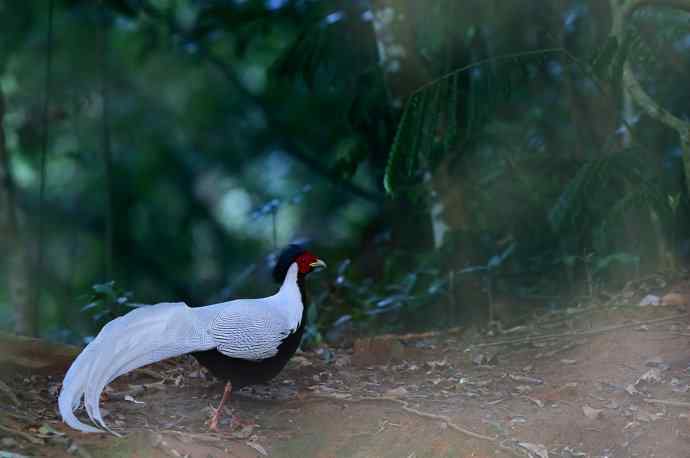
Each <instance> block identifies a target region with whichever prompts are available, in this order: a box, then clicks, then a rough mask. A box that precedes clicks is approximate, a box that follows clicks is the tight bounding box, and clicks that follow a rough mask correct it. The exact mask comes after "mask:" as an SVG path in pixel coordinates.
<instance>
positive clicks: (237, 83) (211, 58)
mask: <svg viewBox="0 0 690 458" xmlns="http://www.w3.org/2000/svg"><path fill="white" fill-rule="evenodd" d="M141 8H142V10H143V11H144V13H145V14H148V15H149V16H151V17H152V18H154V19H157V20H163V21H164V22H165V24H166V26H167V27H168V29H169V30H170V31H171V32H172V33H174V34H177V35H180V36H185V35H188V32H185V31H184V30H182V29H181V28H180V27H178V26H177V24H176V23H175V22H174V20H173V19H171V18H168V17H166V16H165V15H164V14H163V13H161V12H160V11H158V10H157V9H156V8H154V7H152V6H151V5H149V4H147V3H144V4H143V5H142V6H141ZM196 44H197V45H198V46H199V54H200V55H201V56H202V57H203V58H204V59H205V60H206V61H207V62H208V63H209V64H211V66H213V67H214V68H215V69H216V70H218V71H219V72H220V73H221V74H222V75H223V76H224V77H225V79H227V80H228V81H229V82H230V83H231V84H232V85H233V87H234V88H235V89H236V90H237V91H238V92H239V93H240V95H241V96H242V97H243V98H245V99H246V100H248V101H249V102H250V103H251V104H252V105H254V106H255V107H256V108H258V109H259V110H260V111H261V113H262V115H263V117H264V119H265V120H266V124H267V128H268V130H270V131H271V132H273V133H274V135H275V136H276V137H277V138H276V142H277V143H279V144H281V145H282V146H283V148H285V152H286V153H287V154H289V155H290V156H292V157H293V158H295V159H297V160H298V161H299V162H301V163H302V164H304V165H305V166H307V167H308V168H310V169H311V170H312V171H314V172H316V173H317V174H319V175H321V176H322V177H324V178H326V179H328V180H329V181H331V182H333V183H334V184H335V185H336V186H337V187H339V188H340V189H342V190H343V191H346V192H348V193H350V194H352V195H353V196H355V197H359V198H361V199H364V200H368V201H370V202H373V203H375V204H381V203H382V202H383V201H384V199H383V197H382V196H381V195H379V194H378V193H376V192H374V191H370V190H367V189H364V188H361V187H359V186H357V185H355V184H353V183H352V182H350V181H348V180H345V179H344V178H342V177H341V176H340V175H339V174H338V173H337V172H336V171H335V170H331V169H330V168H329V167H328V166H327V165H325V164H323V163H322V162H321V161H320V160H318V159H316V158H315V157H314V156H313V155H311V154H309V153H308V152H307V151H305V150H306V147H305V146H304V145H302V144H300V143H299V142H297V141H296V140H294V139H292V138H291V137H290V136H288V135H284V134H283V132H285V131H287V130H288V129H287V128H286V125H285V123H284V122H283V121H282V120H280V119H279V118H278V117H277V116H275V115H274V114H273V111H272V110H269V109H267V108H266V106H265V105H266V102H265V100H263V99H262V98H261V97H259V96H257V95H255V94H253V93H252V92H251V91H249V90H248V89H247V88H246V86H245V85H244V84H243V83H242V81H241V79H240V78H239V76H238V75H237V73H236V72H235V71H234V69H233V68H232V67H231V66H230V65H227V64H226V63H225V61H223V60H222V59H221V58H220V57H218V56H216V55H214V54H213V53H212V52H211V51H210V50H209V49H207V48H206V47H205V46H203V44H202V43H198V42H196Z"/></svg>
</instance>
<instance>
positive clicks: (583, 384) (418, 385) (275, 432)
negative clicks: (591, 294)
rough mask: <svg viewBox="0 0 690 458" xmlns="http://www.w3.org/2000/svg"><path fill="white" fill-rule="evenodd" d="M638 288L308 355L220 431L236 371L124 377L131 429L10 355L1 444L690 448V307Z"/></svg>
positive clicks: (249, 397)
mask: <svg viewBox="0 0 690 458" xmlns="http://www.w3.org/2000/svg"><path fill="white" fill-rule="evenodd" d="M684 293H685V292H684ZM628 299H630V300H631V301H632V300H633V299H634V301H635V305H633V306H618V307H612V306H596V307H589V308H584V307H580V308H574V309H570V310H566V311H561V312H559V313H550V314H547V315H543V316H542V317H540V318H539V319H532V320H531V321H532V324H531V325H530V326H529V327H525V328H518V329H516V330H514V331H513V332H511V333H508V334H505V333H498V335H497V336H495V337H487V336H486V335H485V334H480V333H477V332H472V331H469V330H463V329H454V330H450V331H447V332H438V333H428V334H419V335H406V336H384V337H378V338H372V339H360V340H357V341H355V345H354V349H352V348H350V349H331V348H322V349H320V350H318V351H310V352H305V353H300V354H298V355H296V356H295V357H294V358H293V360H292V361H291V362H290V364H289V366H288V367H287V368H286V369H285V370H284V372H283V373H282V374H281V375H280V376H279V377H278V378H277V379H276V380H275V381H274V382H273V383H271V384H270V385H268V386H265V387H254V388H250V389H244V390H242V391H241V392H239V393H237V394H236V395H235V397H234V399H233V401H232V402H231V403H230V406H229V411H228V412H227V413H234V414H235V415H238V416H239V417H241V419H242V420H243V424H242V425H241V426H237V427H233V425H231V424H229V419H230V417H231V415H227V416H226V420H225V422H223V423H221V432H220V433H210V432H209V431H208V430H207V428H206V425H205V422H206V420H207V419H208V418H209V416H210V412H211V410H210V406H212V405H215V404H216V403H217V402H218V400H219V398H220V395H221V393H222V384H221V383H219V382H218V381H215V380H213V379H212V378H211V377H209V376H207V375H206V373H205V372H204V370H203V369H201V368H200V367H199V366H198V365H197V364H196V362H195V361H194V360H193V359H192V358H191V357H183V358H178V359H175V360H169V361H165V362H162V363H158V364H155V365H152V366H148V367H147V368H145V369H144V370H137V371H134V372H133V373H132V374H129V375H126V376H123V377H121V378H120V379H118V380H116V381H115V382H114V383H113V384H112V385H111V386H110V387H109V388H108V390H107V398H106V399H104V400H103V401H102V403H101V405H102V407H103V410H104V411H105V412H106V413H107V415H106V416H105V420H106V421H107V422H108V423H109V424H110V425H111V426H112V427H113V429H115V430H116V431H119V432H120V433H122V434H125V437H123V438H117V437H114V436H112V435H107V434H82V433H78V432H75V431H72V430H70V429H69V428H67V427H65V425H63V424H62V423H61V422H60V421H59V420H58V415H57V412H56V395H57V392H58V390H59V386H60V382H61V378H62V374H63V373H64V372H63V370H60V371H57V372H56V373H52V374H51V373H46V371H45V370H42V371H40V372H41V373H40V374H38V373H36V371H34V373H33V375H30V374H28V373H26V372H24V371H22V370H19V369H17V370H11V371H10V370H8V369H7V368H3V369H2V372H0V380H1V381H2V382H3V383H0V406H2V409H1V410H0V457H2V458H13V457H15V456H17V457H18V456H37V457H38V456H49V457H68V456H79V457H82V458H90V457H93V458H98V457H140V458H146V457H151V458H164V457H193V458H197V457H199V458H211V457H226V456H233V457H252V458H253V457H257V456H259V457H260V456H272V457H403V458H422V457H470V456H472V457H510V456H533V457H540V458H543V457H547V456H548V457H633V456H640V457H651V456H654V457H688V456H690V452H689V450H690V419H689V418H688V415H689V413H690V391H689V388H688V386H689V384H690V345H689V338H690V326H688V319H687V315H686V314H685V313H682V314H679V310H678V308H675V307H662V306H659V307H655V306H647V307H640V306H638V305H637V303H639V298H628ZM48 372H50V371H48ZM230 411H231V412H230ZM82 414H83V412H81V413H80V415H82ZM14 454H16V455H14Z"/></svg>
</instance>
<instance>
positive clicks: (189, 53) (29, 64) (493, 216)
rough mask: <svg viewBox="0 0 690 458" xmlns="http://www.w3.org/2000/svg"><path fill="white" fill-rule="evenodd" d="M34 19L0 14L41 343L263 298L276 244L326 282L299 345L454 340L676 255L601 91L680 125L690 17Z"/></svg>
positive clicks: (678, 186)
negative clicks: (307, 261)
mask: <svg viewBox="0 0 690 458" xmlns="http://www.w3.org/2000/svg"><path fill="white" fill-rule="evenodd" d="M49 3H50V2H48V1H25V2H10V1H8V0H4V1H3V0H0V13H2V14H0V26H1V27H2V30H3V36H4V37H5V38H4V39H3V40H2V41H1V42H0V88H1V90H2V92H3V95H4V98H5V100H6V106H7V109H6V113H5V114H4V119H3V127H4V129H5V133H6V145H7V151H8V152H9V155H10V157H11V164H10V165H11V167H10V170H11V172H12V175H13V178H14V180H15V182H16V186H17V199H16V200H17V202H16V205H17V208H18V212H19V215H20V222H21V229H22V233H23V234H24V235H25V240H26V243H27V247H26V253H28V255H29V256H30V258H31V260H32V262H33V263H35V256H36V254H35V253H36V246H35V244H36V240H37V239H38V237H37V227H38V220H39V209H41V208H43V215H42V217H43V218H44V220H45V222H46V225H47V228H48V229H47V231H46V236H45V239H44V240H43V245H44V246H43V249H44V251H45V267H44V269H43V273H42V276H43V277H44V279H43V287H42V289H41V291H40V296H39V301H40V320H41V322H40V331H41V333H42V334H43V335H46V336H51V337H54V338H58V339H63V340H72V341H78V340H79V339H80V338H81V336H87V335H92V334H93V333H94V332H95V331H96V330H97V329H98V327H99V326H101V325H102V324H103V323H104V322H105V321H107V320H109V319H111V318H112V317H114V316H117V315H119V314H121V313H124V312H125V311H127V310H128V309H129V308H130V306H131V305H132V303H131V300H132V298H136V300H137V302H141V303H154V302H160V301H166V300H182V301H185V302H187V303H189V304H192V305H202V304H207V303H211V302H214V301H219V300H225V299H228V298H231V297H239V296H260V295H266V294H269V293H270V292H271V291H272V288H273V286H271V285H270V284H269V283H268V278H269V276H268V274H267V272H268V271H269V269H270V262H271V260H272V258H271V256H270V255H271V254H273V255H275V252H276V250H278V249H279V248H280V247H281V246H282V245H284V244H286V243H288V242H290V241H294V240H305V241H309V242H310V243H311V244H312V248H313V250H314V251H315V252H317V253H319V255H320V256H322V257H323V258H324V259H327V260H328V261H329V264H331V265H338V266H339V267H338V268H336V269H335V270H334V269H331V271H329V272H326V273H324V274H322V275H320V277H318V278H316V279H315V280H314V285H313V286H312V289H313V291H314V292H313V297H314V305H313V306H312V307H311V308H310V309H309V318H310V323H311V325H310V327H309V329H308V331H307V334H308V336H309V338H310V339H312V340H313V341H315V342H319V341H320V340H321V339H323V338H324V336H325V335H326V332H325V331H326V330H327V329H328V328H329V327H330V326H331V324H332V323H333V322H334V321H335V320H337V319H338V318H339V317H342V316H344V315H349V316H350V317H351V318H352V319H353V320H354V321H355V322H356V323H357V325H358V326H361V327H362V328H364V329H369V330H371V329H374V330H392V329H400V328H415V327H429V326H445V325H453V324H456V323H458V322H462V321H463V320H466V319H469V317H475V318H476V317H477V316H478V315H479V316H482V315H484V314H485V312H484V309H485V308H486V303H487V300H488V301H491V300H493V299H491V297H493V296H501V295H512V296H521V297H524V298H528V299H529V298H536V297H547V296H548V297H554V296H559V297H562V296H566V295H577V294H579V292H580V290H584V291H588V292H589V293H590V295H591V292H592V288H591V285H592V282H593V281H594V280H593V278H594V277H596V281H597V282H600V283H606V282H613V283H615V282H620V281H624V280H626V279H628V278H630V277H631V276H634V275H639V274H640V272H642V271H651V270H657V269H659V268H662V267H660V266H661V265H662V264H663V263H662V261H663V260H664V259H665V258H666V257H668V255H669V253H670V254H671V256H672V257H674V258H677V259H679V260H681V261H682V260H684V259H685V258H686V257H687V255H688V250H689V247H690V242H689V241H688V237H687V231H688V224H687V221H688V218H687V215H688V210H689V208H688V199H687V191H686V187H685V177H684V176H683V168H682V162H681V150H680V148H679V146H678V139H677V138H676V137H675V136H674V135H673V133H672V132H669V131H668V129H665V128H663V127H662V126H660V125H659V124H658V123H656V122H655V121H653V120H651V119H649V118H647V117H645V116H640V114H639V111H637V110H635V109H634V107H631V106H630V101H629V100H628V99H626V95H625V91H624V88H623V87H622V85H621V78H622V76H621V75H622V71H623V63H624V62H625V61H626V60H628V61H630V62H632V64H633V68H634V70H635V72H636V74H637V75H638V77H639V79H640V81H642V83H643V86H644V87H645V89H646V90H647V91H649V93H651V94H653V96H654V98H655V99H656V100H657V101H658V102H659V103H661V104H662V105H663V106H664V107H665V108H666V109H668V110H669V111H671V112H673V113H674V114H676V115H677V116H680V117H684V118H685V119H687V118H688V116H690V112H688V106H690V104H688V103H687V102H688V101H689V100H690V86H688V85H687V84H683V83H684V81H685V80H686V79H687V74H688V70H690V40H689V39H688V37H690V34H689V32H688V27H687V25H688V17H690V15H687V14H676V13H673V12H671V11H668V10H665V9H653V8H652V9H645V10H644V11H642V12H640V13H639V14H636V15H634V17H633V18H632V20H631V21H630V24H628V27H627V29H626V39H625V40H622V42H621V43H618V41H617V40H616V39H613V38H611V37H610V25H611V24H610V12H609V10H608V3H609V2H602V1H598V0H568V1H565V2H557V3H554V2H548V1H546V0H543V1H541V0H540V1H532V0H529V1H528V0H507V1H505V2H499V3H500V4H499V3H496V2H485V1H482V0H467V1H463V2H459V1H456V0H438V1H433V2H417V1H412V0H390V1H382V0H381V1H379V0H377V1H375V0H370V1H369V0H352V1H350V0H348V1H345V0H243V1H240V0H223V1H221V0H204V1H192V0H103V1H101V2H93V1H86V0H61V1H58V0H53V5H54V8H55V10H54V16H53V30H54V34H53V38H52V40H48V38H47V37H48V6H49ZM49 50H50V51H49ZM49 52H50V54H51V58H52V69H51V72H50V74H49V77H48V78H49V81H48V83H49V84H48V87H49V88H50V93H49V94H48V95H49V98H48V105H47V106H46V107H47V110H46V114H47V116H46V118H47V120H48V124H47V125H44V124H43V118H42V116H41V114H42V106H43V105H42V104H43V103H44V100H45V99H44V95H45V94H44V87H46V81H45V76H44V73H43V71H42V69H43V68H44V65H45V62H46V59H47V56H48V53H49ZM39 69H41V71H38V70H39ZM46 129H47V130H46ZM44 132H47V139H48V142H47V146H48V148H47V157H46V172H47V175H46V181H45V183H44V185H45V197H44V198H45V202H44V205H41V202H40V188H41V175H40V167H41V146H42V138H43V137H42V135H43V133H44ZM670 196H673V197H670ZM2 211H3V209H2V208H0V212H2ZM10 243H11V242H10ZM6 245H7V244H0V248H2V249H3V250H7V246H6ZM664 247H665V248H664ZM590 253H594V254H593V255H591V256H590ZM684 257H685V258H684ZM674 265H675V266H677V264H674ZM110 266H112V267H110ZM0 269H2V270H1V272H2V273H4V274H6V273H7V269H8V266H7V265H5V264H3V263H0ZM35 275H36V272H31V273H30V274H29V283H30V286H31V284H33V283H32V282H33V281H34V280H33V279H34V278H35ZM487 278H490V279H491V281H490V283H487V281H486V279H487ZM92 285H94V286H92ZM116 285H123V286H124V288H125V289H126V290H127V291H133V292H134V293H133V296H130V295H129V294H125V293H124V290H121V289H120V288H119V286H116ZM6 288H7V285H5V284H0V318H1V319H2V320H3V325H4V326H5V327H11V326H12V320H13V316H14V315H13V312H12V306H13V304H10V303H9V296H8V294H7V291H6ZM85 293H86V294H87V295H90V294H92V295H93V297H92V298H85V297H84V294H85ZM487 294H489V295H490V296H491V297H489V299H487ZM563 300H565V299H563ZM85 304H88V305H86V306H85ZM547 305H548V304H544V303H543V301H541V302H540V301H539V300H536V299H535V300H534V301H533V306H547ZM65 330H70V332H65Z"/></svg>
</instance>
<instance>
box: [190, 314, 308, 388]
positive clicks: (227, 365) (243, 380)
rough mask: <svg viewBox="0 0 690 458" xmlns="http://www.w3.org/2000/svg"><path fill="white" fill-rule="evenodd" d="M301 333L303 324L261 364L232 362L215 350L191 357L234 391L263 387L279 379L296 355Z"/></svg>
mask: <svg viewBox="0 0 690 458" xmlns="http://www.w3.org/2000/svg"><path fill="white" fill-rule="evenodd" d="M303 332H304V325H303V323H302V325H301V326H300V327H299V328H298V329H297V331H295V332H294V333H292V334H290V335H289V336H288V337H286V338H285V340H283V342H282V343H281V344H280V345H279V346H278V353H277V354H276V355H275V356H273V357H271V358H266V359H262V360H260V361H249V360H246V359H238V358H231V357H229V356H225V355H224V354H222V353H221V352H219V351H218V350H215V349H214V350H206V351H198V352H194V353H192V356H194V357H195V358H196V359H197V361H199V364H201V365H202V366H204V367H205V368H207V369H208V370H209V372H211V374H212V375H213V376H214V377H216V378H219V379H221V380H226V381H230V383H232V385H233V390H234V389H239V388H242V387H243V386H248V385H256V384H260V383H266V382H268V381H270V380H271V379H273V378H274V377H275V376H276V375H278V374H279V373H280V371H281V370H283V368H284V367H285V365H286V364H287V362H288V361H289V360H290V358H292V356H293V355H294V354H295V352H296V351H297V348H298V347H299V344H300V342H301V340H302V334H303Z"/></svg>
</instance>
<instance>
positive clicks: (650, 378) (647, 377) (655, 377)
mask: <svg viewBox="0 0 690 458" xmlns="http://www.w3.org/2000/svg"><path fill="white" fill-rule="evenodd" d="M640 382H647V383H659V382H661V370H659V369H658V368H656V367H654V368H652V369H649V370H648V371H647V372H645V373H644V374H642V375H641V376H640V378H639V379H637V382H635V385H637V384H638V383H640Z"/></svg>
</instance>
